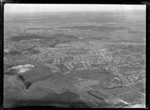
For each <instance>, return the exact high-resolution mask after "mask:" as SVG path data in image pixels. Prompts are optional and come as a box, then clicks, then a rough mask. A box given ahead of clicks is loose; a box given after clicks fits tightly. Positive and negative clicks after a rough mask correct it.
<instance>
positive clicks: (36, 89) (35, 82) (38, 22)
mask: <svg viewBox="0 0 150 110" xmlns="http://www.w3.org/2000/svg"><path fill="white" fill-rule="evenodd" d="M3 39H4V41H3V42H4V51H3V65H4V66H3V102H4V104H3V107H4V108H16V107H31V108H32V107H54V108H146V6H145V5H125V4H122V5H121V4H120V5H118V4H116V5H115V4H113V5H112V4H107V5H106V4H5V5H4V36H3Z"/></svg>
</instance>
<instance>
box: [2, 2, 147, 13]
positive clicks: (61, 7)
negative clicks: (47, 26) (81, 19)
mask: <svg viewBox="0 0 150 110" xmlns="http://www.w3.org/2000/svg"><path fill="white" fill-rule="evenodd" d="M145 9H146V6H145V5H102V4H5V5H4V13H28V12H29V13H32V12H74V11H80V12H82V11H86V12H90V11H94V12H95V11H96V12H97V11H122V10H123V11H133V10H145Z"/></svg>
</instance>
